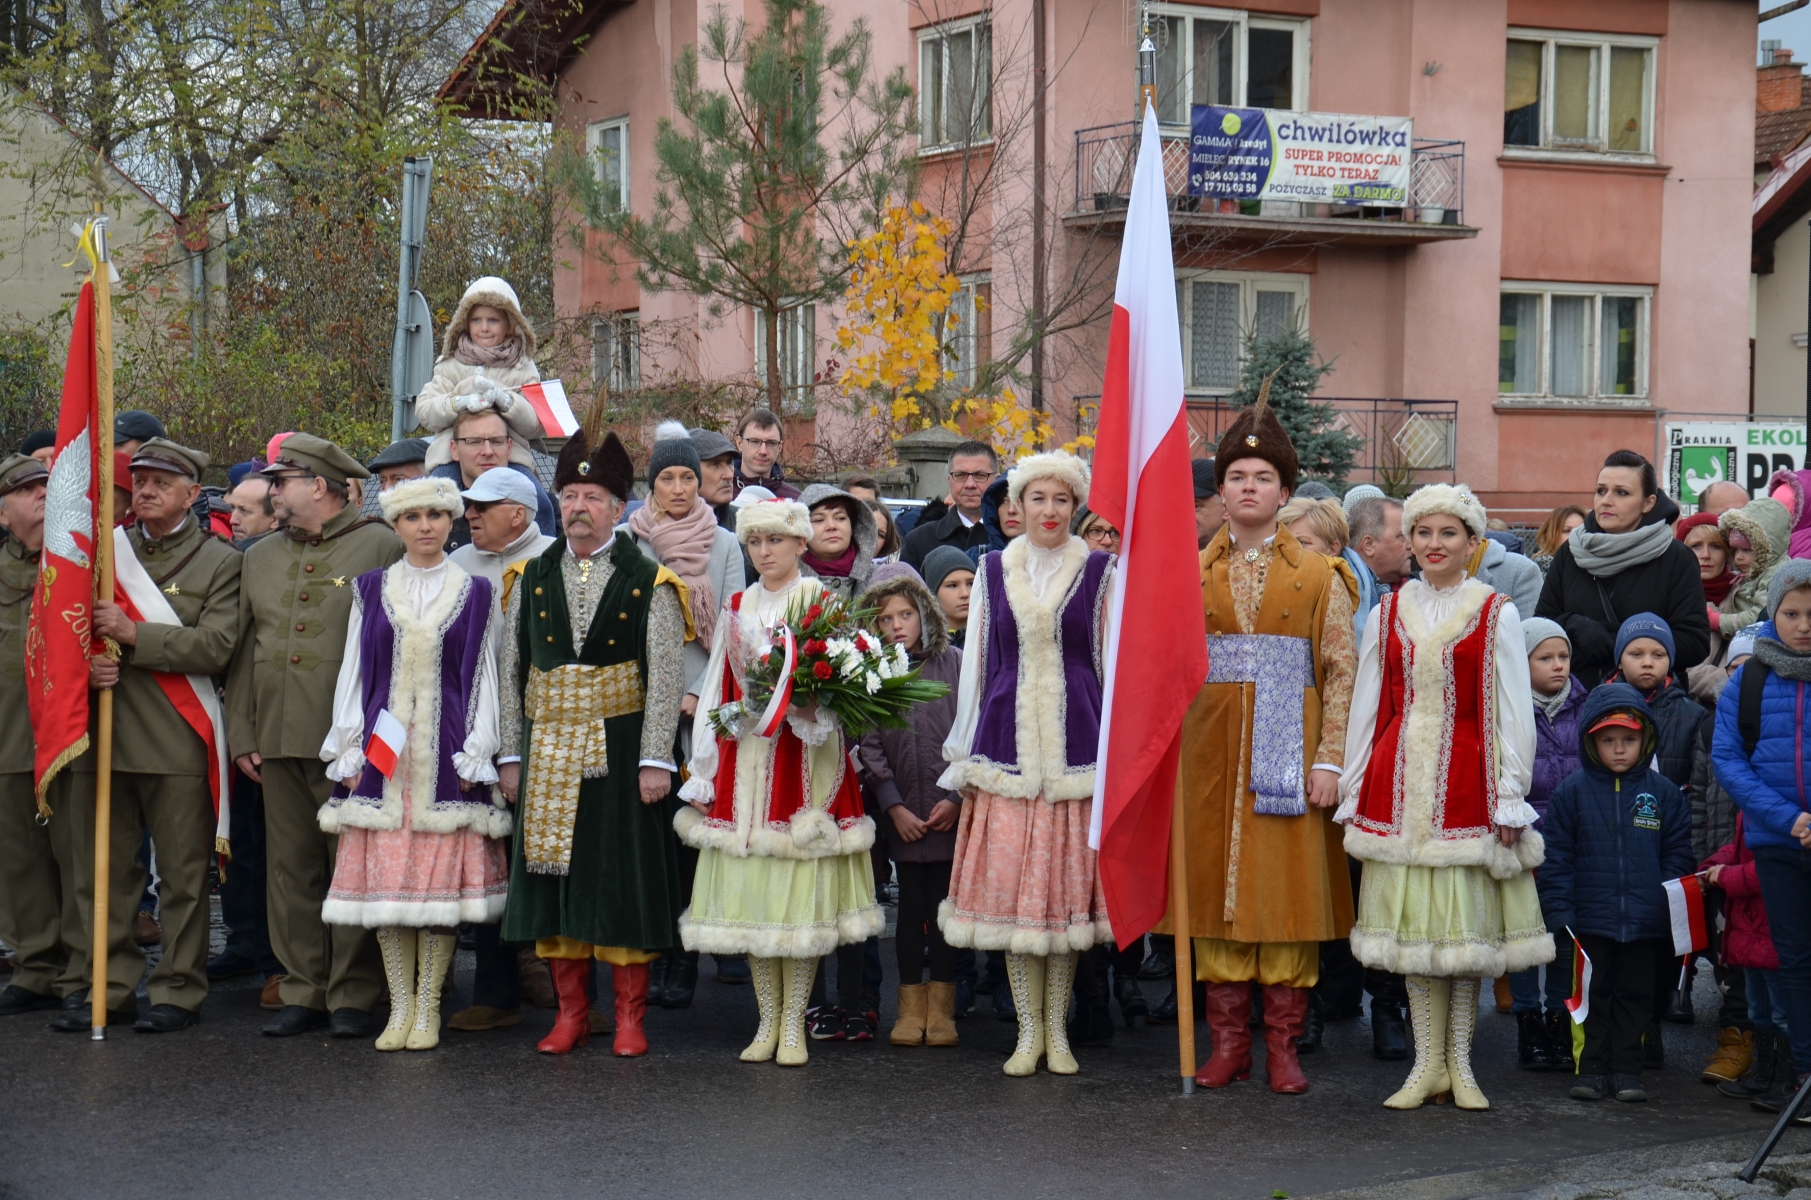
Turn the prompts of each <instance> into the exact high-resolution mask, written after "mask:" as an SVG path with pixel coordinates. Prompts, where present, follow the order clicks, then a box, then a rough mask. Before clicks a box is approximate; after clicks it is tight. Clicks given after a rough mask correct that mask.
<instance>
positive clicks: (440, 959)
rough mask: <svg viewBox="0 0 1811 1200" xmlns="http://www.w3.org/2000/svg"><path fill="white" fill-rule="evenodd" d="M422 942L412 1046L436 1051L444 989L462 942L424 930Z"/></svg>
mask: <svg viewBox="0 0 1811 1200" xmlns="http://www.w3.org/2000/svg"><path fill="white" fill-rule="evenodd" d="M418 941H419V944H420V946H421V954H420V956H419V958H418V959H417V960H416V966H415V970H416V992H415V1019H414V1020H413V1021H411V1022H409V1041H408V1047H409V1049H411V1050H432V1049H433V1048H434V1047H436V1046H438V1045H439V1044H440V988H441V985H442V984H444V983H445V982H446V973H447V970H448V969H449V968H450V967H451V966H452V965H453V951H454V949H456V948H457V945H458V942H459V939H458V938H457V937H455V936H454V935H453V934H450V933H430V932H429V931H428V930H426V929H424V930H422V931H421V936H420V938H419V939H418Z"/></svg>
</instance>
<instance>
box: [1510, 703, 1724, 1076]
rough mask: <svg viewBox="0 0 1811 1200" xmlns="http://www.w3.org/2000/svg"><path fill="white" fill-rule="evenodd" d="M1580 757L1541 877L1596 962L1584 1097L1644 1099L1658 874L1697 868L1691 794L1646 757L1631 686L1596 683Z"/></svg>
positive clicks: (1644, 725)
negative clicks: (1688, 801)
mask: <svg viewBox="0 0 1811 1200" xmlns="http://www.w3.org/2000/svg"><path fill="white" fill-rule="evenodd" d="M1579 728H1580V730H1581V733H1580V736H1579V742H1580V746H1579V750H1580V754H1579V761H1580V762H1582V763H1583V764H1584V765H1583V766H1582V767H1580V768H1579V769H1578V770H1577V771H1574V772H1573V773H1572V774H1571V775H1569V776H1567V777H1566V781H1565V782H1564V783H1562V784H1560V786H1559V790H1558V791H1556V792H1554V794H1553V798H1552V799H1551V800H1550V801H1549V802H1548V805H1547V816H1546V819H1545V820H1544V821H1543V822H1542V824H1541V828H1542V832H1543V834H1544V835H1545V837H1546V839H1547V861H1546V862H1545V863H1544V864H1543V865H1542V867H1541V869H1540V871H1539V873H1538V875H1537V877H1536V885H1537V886H1538V887H1539V889H1540V894H1541V909H1542V911H1543V913H1544V914H1545V915H1546V918H1547V927H1548V928H1549V929H1551V930H1553V931H1554V933H1555V934H1556V935H1557V934H1561V933H1564V932H1565V931H1566V929H1568V928H1570V929H1571V931H1572V933H1573V934H1575V935H1576V936H1577V938H1578V944H1579V946H1580V947H1582V948H1583V950H1584V952H1585V955H1586V957H1588V958H1589V959H1590V960H1591V989H1590V1011H1589V1015H1588V1017H1587V1018H1586V1020H1585V1024H1584V1046H1583V1048H1582V1049H1581V1051H1580V1052H1579V1055H1578V1076H1579V1078H1578V1082H1577V1083H1576V1084H1574V1085H1573V1088H1572V1095H1573V1096H1574V1097H1575V1098H1577V1099H1580V1100H1601V1099H1603V1098H1604V1097H1605V1096H1608V1095H1612V1094H1613V1095H1614V1096H1615V1097H1616V1098H1617V1099H1618V1100H1623V1101H1640V1100H1646V1099H1647V1092H1646V1090H1645V1089H1644V1088H1643V1087H1642V1086H1641V1066H1642V1052H1641V1038H1642V1033H1643V1031H1644V1030H1645V1029H1646V1028H1647V1026H1648V1023H1649V1021H1650V1020H1651V1019H1652V1017H1653V1012H1654V980H1655V977H1656V973H1657V971H1658V965H1657V964H1658V961H1659V960H1660V959H1661V958H1663V957H1670V955H1671V953H1672V947H1671V945H1670V942H1669V941H1668V939H1670V937H1671V930H1672V921H1671V918H1670V916H1669V914H1668V909H1667V902H1666V892H1665V889H1664V888H1663V886H1662V885H1663V883H1664V882H1665V881H1666V880H1668V879H1677V878H1679V877H1680V876H1681V875H1688V874H1690V873H1691V872H1692V871H1694V870H1695V869H1696V868H1697V862H1696V860H1695V859H1693V857H1692V842H1691V810H1690V808H1689V806H1688V805H1687V804H1686V800H1685V794H1684V793H1683V792H1681V791H1680V790H1679V789H1678V788H1677V787H1676V786H1674V784H1673V782H1672V781H1671V780H1669V779H1668V778H1667V777H1666V776H1664V775H1662V774H1661V773H1660V772H1659V771H1656V770H1654V769H1653V768H1652V767H1651V766H1649V765H1648V764H1649V762H1650V761H1651V760H1652V759H1653V757H1654V746H1655V740H1656V735H1655V730H1654V719H1653V716H1652V714H1651V713H1649V711H1648V706H1647V701H1645V700H1644V699H1642V696H1641V693H1640V692H1638V691H1636V690H1635V689H1634V688H1632V687H1630V686H1629V685H1628V684H1626V683H1608V684H1604V685H1603V686H1601V687H1598V688H1596V689H1594V690H1593V691H1592V692H1591V694H1590V696H1589V697H1588V698H1587V699H1586V701H1585V708H1584V713H1583V717H1582V719H1581V720H1580V722H1579Z"/></svg>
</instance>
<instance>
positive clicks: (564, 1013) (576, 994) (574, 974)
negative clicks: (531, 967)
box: [535, 958, 591, 1054]
mask: <svg viewBox="0 0 1811 1200" xmlns="http://www.w3.org/2000/svg"><path fill="white" fill-rule="evenodd" d="M590 968H591V962H590V960H589V959H584V958H555V959H551V960H549V962H548V963H547V970H548V973H549V974H551V975H552V976H553V994H554V997H555V999H556V1000H557V1001H558V1002H559V1006H560V1015H559V1016H558V1017H557V1018H555V1020H554V1022H553V1032H552V1033H549V1034H548V1035H547V1036H546V1037H544V1038H542V1039H541V1040H540V1042H539V1043H538V1044H537V1045H536V1046H535V1049H536V1050H539V1051H540V1052H541V1053H542V1054H567V1053H570V1052H571V1051H573V1050H575V1049H577V1048H578V1047H580V1046H583V1045H586V1044H588V1043H589V1042H590V1041H591V1022H590V1020H589V1019H588V1017H589V1014H590V1012H591V1001H590V1000H589V999H588V998H587V997H586V995H585V977H586V976H587V975H589V974H590V973H591V970H590Z"/></svg>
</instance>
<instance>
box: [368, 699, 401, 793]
mask: <svg viewBox="0 0 1811 1200" xmlns="http://www.w3.org/2000/svg"><path fill="white" fill-rule="evenodd" d="M408 736H409V731H408V730H407V729H404V728H403V725H402V722H401V721H398V720H397V719H396V718H395V717H393V716H391V715H390V710H389V709H387V708H384V709H379V710H378V713H377V728H376V729H373V730H372V731H371V737H370V738H369V740H367V741H366V742H365V761H366V762H368V763H370V764H371V765H372V766H374V767H376V768H377V773H378V774H380V775H382V776H383V777H384V778H385V779H394V778H396V760H397V759H398V758H401V757H402V744H403V742H405V741H406V740H408Z"/></svg>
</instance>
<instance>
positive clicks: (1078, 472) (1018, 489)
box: [1006, 450, 1089, 509]
mask: <svg viewBox="0 0 1811 1200" xmlns="http://www.w3.org/2000/svg"><path fill="white" fill-rule="evenodd" d="M1034 479H1055V480H1057V481H1059V482H1061V483H1065V484H1067V485H1068V487H1069V490H1070V491H1071V492H1073V493H1075V507H1076V508H1078V509H1079V508H1080V507H1081V506H1082V505H1084V504H1086V503H1088V479H1089V473H1088V464H1087V463H1085V462H1083V461H1082V460H1081V459H1079V458H1077V457H1076V456H1075V455H1073V454H1070V453H1069V452H1068V451H1067V450H1052V451H1050V452H1049V453H1047V454H1033V455H1030V456H1029V457H1026V458H1021V459H1020V460H1019V461H1018V462H1016V463H1014V464H1013V467H1012V470H1010V471H1008V472H1007V473H1006V496H1007V498H1008V499H1009V500H1011V501H1012V502H1013V503H1014V504H1017V503H1018V502H1019V497H1020V496H1021V495H1023V494H1024V492H1025V489H1026V487H1027V486H1029V485H1030V483H1031V481H1032V480H1034Z"/></svg>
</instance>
